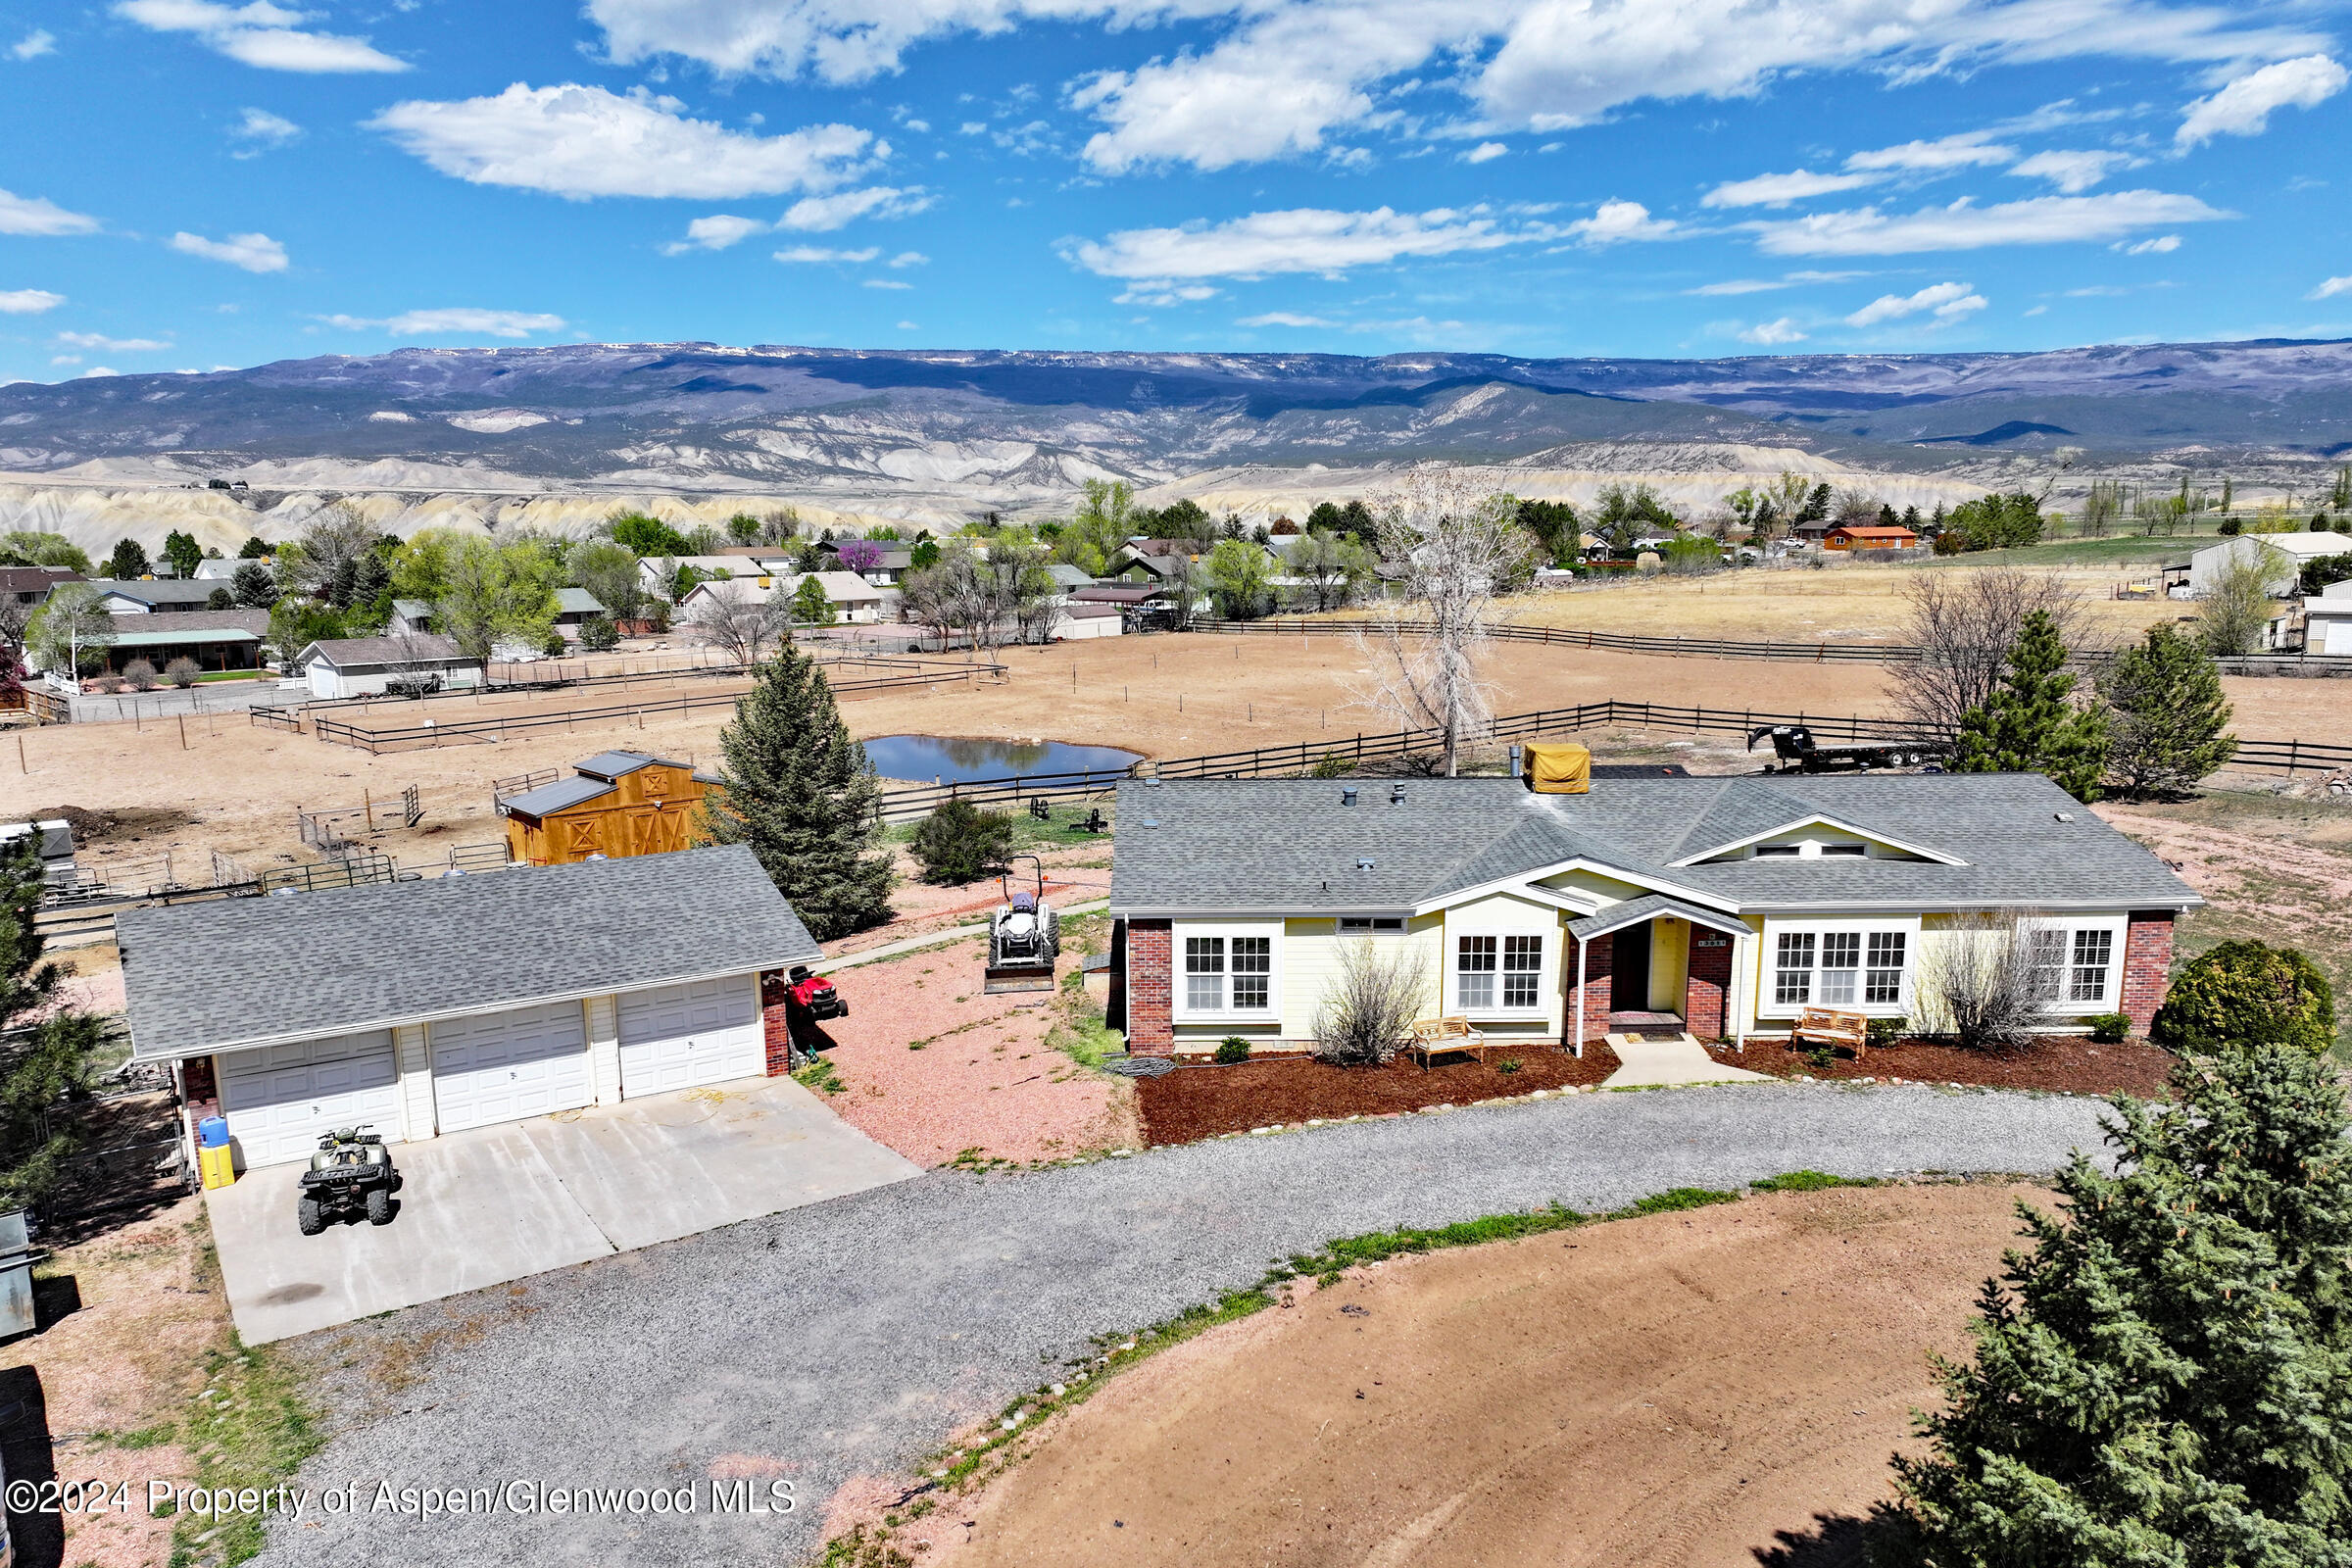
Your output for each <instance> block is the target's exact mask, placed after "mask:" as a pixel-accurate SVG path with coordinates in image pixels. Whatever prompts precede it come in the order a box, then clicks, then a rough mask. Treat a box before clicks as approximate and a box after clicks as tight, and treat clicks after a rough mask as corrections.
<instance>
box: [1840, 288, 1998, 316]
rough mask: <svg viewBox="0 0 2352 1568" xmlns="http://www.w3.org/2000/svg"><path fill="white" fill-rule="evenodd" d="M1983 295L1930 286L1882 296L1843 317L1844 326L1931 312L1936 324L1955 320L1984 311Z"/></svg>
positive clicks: (1964, 289)
mask: <svg viewBox="0 0 2352 1568" xmlns="http://www.w3.org/2000/svg"><path fill="white" fill-rule="evenodd" d="M1984 308H1985V296H1984V295H1982V294H1979V293H1976V292H1974V291H1973V290H1971V288H1970V287H1969V285H1968V284H1966V283H1931V284H1930V285H1928V286H1927V287H1926V288H1923V289H1921V290H1920V291H1919V292H1918V293H1916V294H1882V295H1880V296H1879V297H1878V298H1877V299H1875V300H1872V301H1871V302H1870V303H1869V304H1868V305H1865V306H1863V307H1862V308H1861V309H1860V310H1858V311H1856V312H1855V313H1854V314H1853V315H1851V316H1849V317H1847V318H1846V319H1845V324H1846V325H1848V326H1876V325H1878V324H1879V323H1880V322H1881V321H1899V320H1901V319H1903V318H1904V317H1906V316H1917V315H1919V314H1920V313H1921V312H1923V311H1926V312H1932V313H1934V315H1935V317H1936V319H1937V320H1939V321H1956V320H1958V319H1960V318H1962V317H1963V316H1968V315H1971V314H1973V313H1975V312H1977V311H1981V310H1983V309H1984Z"/></svg>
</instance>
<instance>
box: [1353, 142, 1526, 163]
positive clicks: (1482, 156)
mask: <svg viewBox="0 0 2352 1568" xmlns="http://www.w3.org/2000/svg"><path fill="white" fill-rule="evenodd" d="M1354 150H1355V151H1357V152H1361V151H1363V149H1362V148H1360V147H1358V148H1356V149H1354ZM1509 151H1510V149H1509V148H1508V147H1505V146H1504V145H1503V144H1502V143H1501V142H1498V141H1482V142H1480V143H1479V144H1478V145H1477V146H1475V147H1473V148H1471V149H1470V150H1469V151H1468V152H1466V153H1464V154H1462V162H1463V163H1465V164H1484V163H1490V162H1492V161H1493V160H1495V159H1497V158H1500V157H1501V156H1502V155H1503V154H1505V153H1507V152H1509Z"/></svg>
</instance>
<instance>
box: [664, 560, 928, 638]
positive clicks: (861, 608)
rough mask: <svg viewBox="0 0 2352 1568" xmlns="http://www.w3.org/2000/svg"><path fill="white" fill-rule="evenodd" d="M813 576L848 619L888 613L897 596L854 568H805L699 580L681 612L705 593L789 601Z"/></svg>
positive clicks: (864, 620)
mask: <svg viewBox="0 0 2352 1568" xmlns="http://www.w3.org/2000/svg"><path fill="white" fill-rule="evenodd" d="M811 577H813V578H814V579H816V585H817V587H818V588H819V589H820V590H821V591H822V592H823V593H824V596H825V603H826V604H828V605H831V606H832V607H833V613H834V615H835V616H836V617H837V618H839V619H840V620H843V621H845V622H849V623H852V624H856V625H869V624H872V623H873V622H875V621H879V620H882V619H884V618H886V617H885V611H886V609H887V608H888V607H889V606H890V605H891V603H892V602H893V601H894V599H895V598H896V597H897V596H896V592H895V590H892V589H887V588H877V587H875V586H874V585H873V584H872V583H870V582H867V581H866V580H865V579H864V578H863V577H860V576H858V574H857V573H856V572H854V571H802V572H794V573H793V574H792V575H791V576H789V577H773V578H769V577H761V578H759V579H757V580H753V579H749V578H743V577H734V578H728V579H724V580H721V581H715V582H698V583H696V584H695V585H694V586H693V587H692V588H691V589H689V590H687V593H686V597H685V598H683V599H681V600H679V601H678V609H679V610H680V611H681V612H691V611H692V610H693V608H694V607H695V605H696V604H698V603H699V602H700V601H701V600H703V599H704V598H706V597H712V596H725V597H728V598H733V597H735V596H737V595H740V594H747V593H757V594H760V595H761V596H763V597H765V598H767V599H770V600H773V601H775V602H776V603H778V604H785V603H789V602H790V601H791V599H792V597H793V596H794V595H795V594H797V593H799V592H800V591H801V584H802V582H803V581H805V580H807V579H809V578H811Z"/></svg>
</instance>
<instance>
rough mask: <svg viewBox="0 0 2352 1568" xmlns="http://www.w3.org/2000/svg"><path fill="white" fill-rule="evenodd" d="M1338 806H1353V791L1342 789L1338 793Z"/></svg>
mask: <svg viewBox="0 0 2352 1568" xmlns="http://www.w3.org/2000/svg"><path fill="white" fill-rule="evenodd" d="M1340 804H1341V805H1342V806H1353V805H1354V804H1355V791H1354V790H1352V789H1344V790H1342V791H1340Z"/></svg>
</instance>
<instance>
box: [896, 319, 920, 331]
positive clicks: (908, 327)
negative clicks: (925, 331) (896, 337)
mask: <svg viewBox="0 0 2352 1568" xmlns="http://www.w3.org/2000/svg"><path fill="white" fill-rule="evenodd" d="M899 330H900V331H902V332H915V331H920V330H921V328H919V327H917V326H916V325H915V324H914V323H913V322H912V321H901V322H900V323H899Z"/></svg>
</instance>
